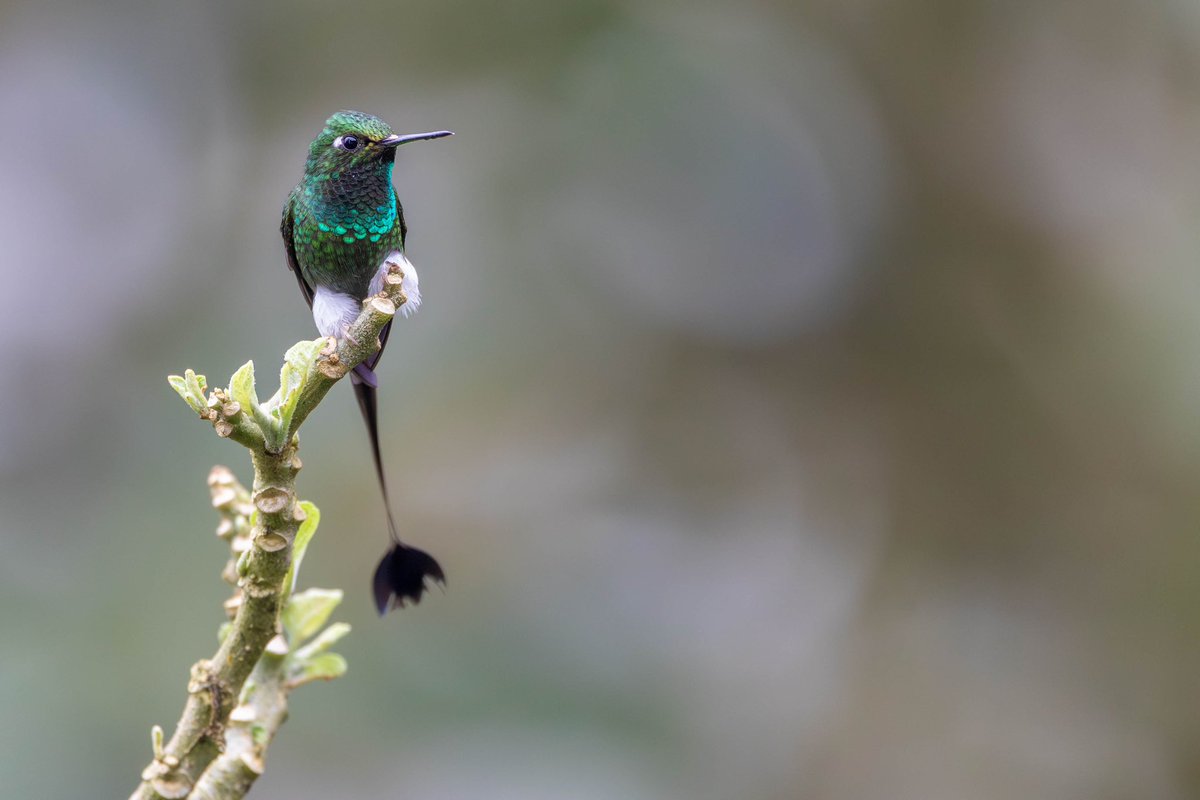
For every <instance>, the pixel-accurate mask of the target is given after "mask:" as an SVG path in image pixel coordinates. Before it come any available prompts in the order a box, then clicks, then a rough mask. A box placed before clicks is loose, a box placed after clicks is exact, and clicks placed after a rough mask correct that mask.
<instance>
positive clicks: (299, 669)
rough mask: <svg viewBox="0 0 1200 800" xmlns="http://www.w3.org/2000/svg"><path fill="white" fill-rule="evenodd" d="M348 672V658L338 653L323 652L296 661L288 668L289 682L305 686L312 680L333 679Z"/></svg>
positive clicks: (293, 684)
mask: <svg viewBox="0 0 1200 800" xmlns="http://www.w3.org/2000/svg"><path fill="white" fill-rule="evenodd" d="M345 674H346V659H344V658H342V656H340V655H338V654H337V653H322V654H321V655H319V656H317V657H315V658H310V659H309V660H307V661H303V662H299V661H298V662H296V663H294V664H293V665H292V667H291V669H289V670H288V683H290V684H291V685H292V686H303V685H304V684H306V683H311V682H312V681H331V680H333V679H334V678H340V677H342V676H343V675H345Z"/></svg>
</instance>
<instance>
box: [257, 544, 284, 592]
mask: <svg viewBox="0 0 1200 800" xmlns="http://www.w3.org/2000/svg"><path fill="white" fill-rule="evenodd" d="M254 543H255V544H256V545H258V549H259V550H263V551H265V552H268V553H277V552H279V551H280V550H282V549H283V548H285V547H287V546H288V538H287V537H286V536H284V535H283V534H281V533H276V532H274V531H263V532H262V533H260V534H259V535H258V536H257V537H256V538H255V539H254ZM272 591H273V590H272Z"/></svg>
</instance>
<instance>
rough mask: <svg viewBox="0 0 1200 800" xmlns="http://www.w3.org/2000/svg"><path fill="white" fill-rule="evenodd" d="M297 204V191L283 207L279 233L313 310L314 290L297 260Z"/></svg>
mask: <svg viewBox="0 0 1200 800" xmlns="http://www.w3.org/2000/svg"><path fill="white" fill-rule="evenodd" d="M295 204H296V190H295V189H293V190H292V193H291V194H289V195H288V199H287V203H286V204H284V206H283V219H282V220H281V221H280V223H279V233H280V234H281V235H282V236H283V249H284V252H285V253H287V262H288V267H289V268H290V269H291V270H292V273H293V274H295V276H296V282H297V283H299V284H300V291H301V292H303V293H304V299H305V300H306V301H308V307H309V308H312V304H313V288H312V287H311V286H309V285H308V281H306V280H304V273H302V272H301V271H300V262H299V261H297V260H296V240H295V238H294V235H293V234H294V233H295V226H294V221H293V219H292V214H293V211H292V209H293V207H294V206H295Z"/></svg>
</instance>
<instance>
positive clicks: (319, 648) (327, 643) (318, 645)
mask: <svg viewBox="0 0 1200 800" xmlns="http://www.w3.org/2000/svg"><path fill="white" fill-rule="evenodd" d="M349 632H350V625H349V624H348V623H345V622H335V623H333V624H332V625H330V626H329V627H328V628H326V629H325V630H323V631H321V632H320V633H319V634H317V636H316V638H314V639H313V640H312V641H311V642H309V643H308V644H306V645H304V647H301V648H300V649H298V650H296V651H295V652H294V653H293V654H292V658H293V659H295V660H296V661H308V660H310V659H312V658H313V657H314V656H316V655H318V654H320V653H324V652H325V651H326V650H328V649H329V648H330V647H332V646H333V644H334V643H335V642H336V641H337V640H338V639H341V638H342V637H343V636H345V635H346V634H347V633H349Z"/></svg>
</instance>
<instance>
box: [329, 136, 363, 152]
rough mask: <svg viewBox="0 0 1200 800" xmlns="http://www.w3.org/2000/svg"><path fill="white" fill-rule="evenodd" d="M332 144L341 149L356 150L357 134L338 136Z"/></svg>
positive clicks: (357, 143)
mask: <svg viewBox="0 0 1200 800" xmlns="http://www.w3.org/2000/svg"><path fill="white" fill-rule="evenodd" d="M334 144H335V145H337V146H338V147H340V148H342V149H343V150H357V149H358V145H359V141H358V137H357V136H339V137H338V138H337V141H335V142H334Z"/></svg>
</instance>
